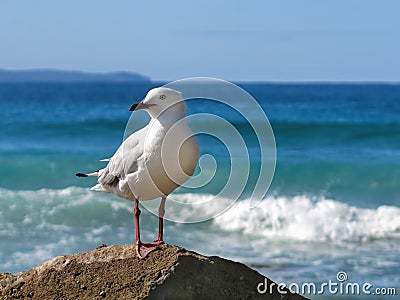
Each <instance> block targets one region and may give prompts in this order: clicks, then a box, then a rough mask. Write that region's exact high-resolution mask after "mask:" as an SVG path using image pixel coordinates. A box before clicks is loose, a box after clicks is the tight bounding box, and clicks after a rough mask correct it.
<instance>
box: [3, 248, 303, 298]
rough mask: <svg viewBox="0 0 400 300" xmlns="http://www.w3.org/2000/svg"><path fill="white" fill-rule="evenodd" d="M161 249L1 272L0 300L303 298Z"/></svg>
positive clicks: (212, 262) (236, 270)
mask: <svg viewBox="0 0 400 300" xmlns="http://www.w3.org/2000/svg"><path fill="white" fill-rule="evenodd" d="M161 248H162V249H161V250H159V251H155V252H153V253H151V254H150V255H149V256H148V257H147V258H145V259H143V260H139V259H138V258H137V257H136V254H135V248H134V245H116V246H110V247H102V248H99V249H96V250H93V251H89V252H84V253H78V254H74V255H63V256H58V257H56V258H54V259H52V260H50V261H47V262H45V263H43V264H42V265H40V266H38V267H36V268H33V269H31V270H28V271H25V272H21V273H18V274H9V273H1V274H0V299H24V298H30V299H103V298H104V299H280V300H282V299H293V300H295V299H305V298H303V297H301V296H299V295H297V294H291V293H290V292H287V294H283V295H282V294H279V293H278V291H277V290H276V285H275V288H273V289H272V290H273V293H272V294H270V293H265V294H263V295H261V294H260V293H258V292H257V286H258V284H259V283H261V282H264V281H265V280H266V281H267V282H268V284H271V283H272V281H271V280H269V279H266V278H265V277H264V276H263V275H261V274H259V273H258V272H256V271H254V270H252V269H250V268H249V267H247V266H245V265H243V264H241V263H237V262H233V261H230V260H226V259H223V258H220V257H216V256H211V257H206V256H203V255H200V254H197V253H195V252H191V251H188V250H186V249H183V248H180V247H176V246H172V245H163V246H162V247H161ZM267 290H269V289H267Z"/></svg>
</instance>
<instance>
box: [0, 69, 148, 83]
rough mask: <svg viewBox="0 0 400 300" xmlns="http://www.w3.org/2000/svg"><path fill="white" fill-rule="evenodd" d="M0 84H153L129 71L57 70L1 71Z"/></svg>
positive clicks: (142, 76) (145, 77)
mask: <svg viewBox="0 0 400 300" xmlns="http://www.w3.org/2000/svg"><path fill="white" fill-rule="evenodd" d="M0 82H151V79H150V77H147V76H145V75H141V74H139V73H134V72H127V71H119V72H107V73H89V72H82V71H65V70H56V69H27V70H5V69H0Z"/></svg>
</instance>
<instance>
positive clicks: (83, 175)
mask: <svg viewBox="0 0 400 300" xmlns="http://www.w3.org/2000/svg"><path fill="white" fill-rule="evenodd" d="M75 176H78V177H88V176H96V177H99V170H97V171H95V172H93V173H76V174H75Z"/></svg>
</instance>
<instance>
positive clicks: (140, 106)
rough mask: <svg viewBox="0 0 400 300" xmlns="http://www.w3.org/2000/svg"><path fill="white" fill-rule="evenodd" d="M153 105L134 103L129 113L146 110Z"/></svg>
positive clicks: (141, 102)
mask: <svg viewBox="0 0 400 300" xmlns="http://www.w3.org/2000/svg"><path fill="white" fill-rule="evenodd" d="M154 105H155V104H146V103H143V101H140V102H138V103H135V104H133V105H132V106H131V108H130V109H129V111H134V110H140V109H147V108H149V107H152V106H154Z"/></svg>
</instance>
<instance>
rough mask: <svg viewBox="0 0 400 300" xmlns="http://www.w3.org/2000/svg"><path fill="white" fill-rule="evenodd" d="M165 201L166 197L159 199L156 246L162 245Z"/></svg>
mask: <svg viewBox="0 0 400 300" xmlns="http://www.w3.org/2000/svg"><path fill="white" fill-rule="evenodd" d="M165 200H166V197H162V198H161V203H160V207H159V208H158V236H157V239H156V240H155V242H156V243H157V245H161V244H164V241H163V227H164V226H163V225H164V214H165Z"/></svg>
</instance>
